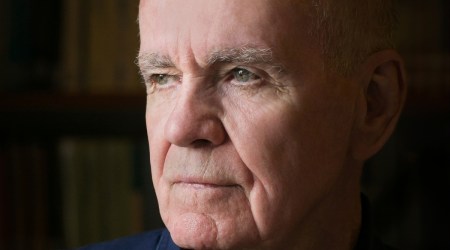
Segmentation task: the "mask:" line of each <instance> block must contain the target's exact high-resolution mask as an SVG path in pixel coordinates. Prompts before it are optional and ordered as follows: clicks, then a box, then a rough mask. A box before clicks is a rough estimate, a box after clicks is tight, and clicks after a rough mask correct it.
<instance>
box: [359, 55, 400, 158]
mask: <svg viewBox="0 0 450 250" xmlns="http://www.w3.org/2000/svg"><path fill="white" fill-rule="evenodd" d="M359 76H360V78H359V79H360V82H361V84H362V85H361V86H362V88H361V93H360V96H359V100H358V102H357V108H356V112H357V113H356V120H355V124H354V130H353V134H352V148H351V150H352V154H353V157H354V159H355V160H358V161H365V160H367V159H368V158H370V157H371V156H373V155H374V154H375V153H377V152H378V151H379V150H380V149H381V147H383V145H384V144H385V143H386V141H387V140H388V139H389V137H390V136H391V134H392V132H393V131H394V128H395V126H396V124H397V121H398V118H399V116H400V113H401V110H402V107H403V104H404V102H405V99H406V81H405V70H404V64H403V60H402V59H401V57H400V55H399V54H398V53H397V52H396V51H394V50H384V51H381V52H377V53H375V54H373V55H371V56H370V57H369V58H368V59H367V60H366V61H365V62H364V64H363V65H362V67H361V68H360V74H359Z"/></svg>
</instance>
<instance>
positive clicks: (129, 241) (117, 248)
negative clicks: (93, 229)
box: [77, 229, 179, 250]
mask: <svg viewBox="0 0 450 250" xmlns="http://www.w3.org/2000/svg"><path fill="white" fill-rule="evenodd" d="M123 249H129V250H144V249H146V250H148V249H161V250H166V249H167V250H169V249H170V250H172V249H179V248H178V247H176V246H175V244H174V243H173V242H172V239H171V237H170V234H169V232H168V231H167V230H166V229H159V230H154V231H149V232H145V233H141V234H137V235H133V236H128V237H123V238H119V239H115V240H112V241H107V242H102V243H96V244H91V245H87V246H84V247H81V248H77V250H123Z"/></svg>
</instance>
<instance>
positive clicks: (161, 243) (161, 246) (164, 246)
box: [78, 196, 393, 250]
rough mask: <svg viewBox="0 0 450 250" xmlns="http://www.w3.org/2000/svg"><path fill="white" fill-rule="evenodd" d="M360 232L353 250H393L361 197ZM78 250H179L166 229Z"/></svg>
mask: <svg viewBox="0 0 450 250" xmlns="http://www.w3.org/2000/svg"><path fill="white" fill-rule="evenodd" d="M361 203H362V221H361V231H360V234H359V238H358V241H357V243H356V246H355V250H393V248H391V247H389V246H387V245H385V244H383V243H382V242H381V241H380V240H378V239H376V238H375V237H374V236H373V231H372V230H371V218H370V211H369V210H370V208H369V202H368V199H367V198H366V197H365V196H362V197H361ZM78 250H180V248H179V247H178V246H177V245H175V243H174V242H173V241H172V238H171V237H170V233H169V231H167V229H160V230H155V231H150V232H145V233H142V234H138V235H134V236H129V237H125V238H121V239H117V240H113V241H108V242H103V243H98V244H93V245H88V246H85V247H82V248H78Z"/></svg>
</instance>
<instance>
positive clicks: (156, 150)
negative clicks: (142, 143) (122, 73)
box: [145, 96, 170, 193]
mask: <svg viewBox="0 0 450 250" xmlns="http://www.w3.org/2000/svg"><path fill="white" fill-rule="evenodd" d="M167 110H168V109H166V108H163V105H161V104H158V103H156V102H155V101H154V100H152V99H151V98H150V96H149V97H147V110H146V115H145V120H146V126H147V135H148V142H149V150H150V166H151V174H152V180H153V185H154V186H155V189H156V190H157V189H158V186H159V185H158V183H159V180H160V178H161V176H162V172H163V166H164V161H165V156H166V154H167V151H168V150H169V147H170V144H169V143H168V142H167V141H166V140H165V139H164V122H165V120H167V117H166V116H165V115H164V114H166V113H167ZM157 193H159V192H157Z"/></svg>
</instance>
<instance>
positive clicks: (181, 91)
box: [139, 0, 365, 250]
mask: <svg viewBox="0 0 450 250" xmlns="http://www.w3.org/2000/svg"><path fill="white" fill-rule="evenodd" d="M142 1H145V2H146V4H142V6H143V7H142V8H141V10H140V15H141V16H142V18H141V19H140V26H141V29H142V32H141V54H140V55H145V54H146V53H155V52H156V53H159V55H166V56H167V57H168V58H170V59H171V63H172V64H175V65H172V66H174V67H173V68H171V69H162V71H161V72H157V71H155V72H152V71H147V72H143V73H145V74H151V73H155V74H166V73H167V74H172V71H173V72H175V73H176V74H177V75H180V76H183V78H182V81H180V84H178V83H176V82H175V83H174V85H175V86H169V87H168V88H162V89H161V91H157V92H155V93H154V94H152V95H148V97H147V102H148V105H147V116H146V121H147V129H148V135H149V143H150V151H151V152H150V157H151V167H152V176H153V177H152V178H153V180H154V183H155V190H156V192H157V197H158V203H159V205H160V211H161V214H162V217H163V221H164V222H165V223H166V225H167V226H168V229H169V231H170V233H171V235H172V237H173V239H174V241H175V243H176V244H179V245H180V246H181V247H185V248H201V247H208V248H210V249H242V248H244V247H250V246H252V248H253V249H258V250H261V249H274V248H277V247H278V248H284V249H285V248H287V247H288V246H292V247H293V248H295V247H307V246H317V248H322V249H330V248H334V249H345V247H346V246H348V244H350V243H352V242H353V240H354V239H350V238H349V236H348V232H353V231H355V230H358V226H359V224H358V223H359V221H358V220H359V217H358V215H359V211H360V207H359V202H358V201H359V200H358V199H359V190H358V187H359V181H358V178H357V177H356V175H357V174H359V173H354V172H357V171H358V169H360V168H361V167H362V166H361V165H362V164H361V163H360V162H359V161H354V160H353V158H352V157H353V156H352V155H351V153H349V152H348V151H349V150H348V149H349V146H350V145H349V144H350V137H351V135H352V132H353V129H355V128H356V129H358V128H359V126H355V124H353V121H355V120H356V117H355V116H356V114H354V112H353V111H354V107H355V106H356V105H357V104H356V103H355V102H356V100H358V101H359V100H360V98H358V97H360V96H361V92H360V91H359V89H360V88H361V86H360V84H356V83H355V81H354V79H350V78H344V77H340V76H337V75H335V74H334V73H330V72H329V71H328V69H325V68H324V67H323V65H324V58H323V56H321V54H320V47H321V46H319V45H320V42H318V41H316V40H314V39H313V38H314V36H311V35H310V34H308V31H309V30H310V27H311V25H313V22H312V18H311V17H310V16H309V15H310V14H309V13H310V12H311V10H310V9H309V8H308V7H305V8H303V7H302V8H300V7H298V8H292V6H290V5H288V4H283V3H286V2H284V1H260V0H254V1H251V0H249V1H239V0H215V1H214V4H212V1H200V0H194V1H189V3H187V2H186V1H182V0H161V1H157V0H152V1H147V0H142ZM279 3H281V4H279ZM175 7H176V9H177V12H176V13H175V12H174V11H173V10H174V9H175ZM243 47H247V48H248V47H250V48H255V49H258V48H259V49H261V48H270V50H271V53H270V57H268V54H269V53H267V51H265V52H264V51H262V52H264V53H261V54H262V55H260V56H254V57H255V58H256V59H258V60H259V61H262V64H263V66H261V65H255V64H254V63H255V62H254V61H252V60H253V59H252V60H250V59H249V58H248V57H246V56H241V54H242V53H241V50H242V48H243ZM216 51H219V52H221V53H222V54H223V53H225V52H227V51H228V53H230V54H235V55H233V57H238V58H239V60H241V61H242V62H240V63H242V64H243V65H244V66H248V69H261V71H262V72H263V73H265V74H266V75H263V76H262V77H263V78H264V80H267V83H265V84H261V85H256V86H255V87H254V88H251V87H242V86H238V84H236V85H233V84H215V88H217V89H216V90H218V91H211V89H210V88H209V86H211V79H212V78H210V77H211V76H213V75H218V73H217V72H221V71H220V70H222V72H228V70H229V68H230V67H232V66H241V65H233V64H234V63H235V61H236V59H235V58H234V59H232V60H234V61H233V62H231V63H230V62H229V61H230V60H231V59H229V58H228V57H226V56H221V57H218V58H219V59H215V60H214V65H209V64H208V60H207V59H208V58H210V57H211V55H212V54H213V53H214V52H216ZM208 53H209V54H208ZM236 54H237V55H236ZM267 58H271V59H270V61H271V62H270V63H271V64H272V65H277V64H279V63H276V62H275V60H274V59H276V60H279V61H280V62H282V63H283V66H285V67H286V69H287V71H285V72H283V73H285V74H284V75H283V77H281V76H280V75H281V74H275V73H274V72H272V71H275V72H276V71H277V70H274V69H271V71H270V67H269V66H268V65H267V61H268V59H267ZM144 61H145V60H144ZM139 63H140V62H139ZM145 63H146V62H143V63H140V64H145ZM247 64H249V65H247ZM264 64H265V65H264ZM143 66H144V67H145V65H143ZM166 66H167V65H166ZM166 71H168V72H166ZM219 75H220V74H219ZM147 77H148V75H147ZM232 80H235V79H234V78H233V79H232ZM224 81H227V80H224ZM214 83H218V81H214ZM230 83H231V82H230ZM275 83H279V84H281V86H283V87H285V89H287V90H288V91H284V92H283V91H279V90H277V89H276V88H273V87H272V85H276V84H275ZM330 83H331V84H330ZM244 85H245V84H244ZM249 85H250V84H249ZM207 87H208V88H207ZM362 98H363V99H364V98H365V97H364V96H363V97H362ZM358 106H364V103H362V104H361V103H358ZM361 110H362V111H363V110H364V109H362V108H359V109H358V112H359V111H361ZM358 115H360V116H363V115H362V114H358ZM361 120H362V119H361ZM222 134H225V135H226V136H225V139H223V138H222V137H219V136H222ZM222 139H223V140H222ZM196 140H197V141H198V140H205V141H208V142H210V143H195V141H196ZM213 142H214V143H213ZM361 151H362V152H364V149H362V150H361ZM186 177H187V178H191V179H197V180H199V182H200V186H199V185H197V184H196V185H193V186H190V185H189V184H184V185H177V184H174V182H177V181H178V182H179V180H178V179H183V178H186ZM177 178H178V179H177ZM202 178H203V179H207V178H208V182H213V183H217V184H220V183H223V182H232V183H235V184H236V185H239V187H241V188H239V189H238V188H236V189H234V188H232V189H231V190H230V189H229V188H226V189H220V188H218V189H211V188H206V189H202V188H201V180H202ZM193 187H194V188H196V189H195V190H194V189H193ZM342 197H351V198H350V199H348V200H342V199H341V198H342ZM330 205H333V206H330ZM342 218H351V219H350V220H342ZM211 223H212V224H211ZM325 226H326V227H325ZM213 227H214V228H215V229H213ZM335 232H336V233H337V234H335ZM323 238H326V239H327V241H325V242H324V241H323ZM317 244H320V245H317Z"/></svg>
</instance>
